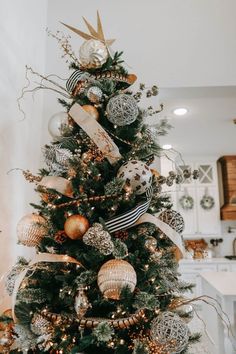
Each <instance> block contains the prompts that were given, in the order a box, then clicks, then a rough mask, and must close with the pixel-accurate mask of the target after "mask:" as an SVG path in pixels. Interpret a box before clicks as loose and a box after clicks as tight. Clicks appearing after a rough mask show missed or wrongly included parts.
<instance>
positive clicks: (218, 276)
mask: <svg viewBox="0 0 236 354" xmlns="http://www.w3.org/2000/svg"><path fill="white" fill-rule="evenodd" d="M201 277H202V278H203V279H204V280H206V281H207V282H208V283H209V284H210V285H211V286H212V287H213V288H215V289H216V290H217V291H218V292H219V293H220V294H222V295H224V296H236V281H235V280H236V272H204V273H201Z"/></svg>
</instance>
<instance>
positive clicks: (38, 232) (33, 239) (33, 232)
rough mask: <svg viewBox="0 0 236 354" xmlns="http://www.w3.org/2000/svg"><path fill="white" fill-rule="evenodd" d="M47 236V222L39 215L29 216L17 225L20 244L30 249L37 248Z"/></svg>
mask: <svg viewBox="0 0 236 354" xmlns="http://www.w3.org/2000/svg"><path fill="white" fill-rule="evenodd" d="M46 234H47V222H46V220H45V219H44V218H43V217H42V216H40V215H37V214H27V215H25V216H23V218H21V219H20V221H19V222H18V224H17V237H18V241H19V243H21V244H22V245H24V246H28V247H36V246H38V245H39V244H40V242H41V240H42V239H43V237H44V236H46Z"/></svg>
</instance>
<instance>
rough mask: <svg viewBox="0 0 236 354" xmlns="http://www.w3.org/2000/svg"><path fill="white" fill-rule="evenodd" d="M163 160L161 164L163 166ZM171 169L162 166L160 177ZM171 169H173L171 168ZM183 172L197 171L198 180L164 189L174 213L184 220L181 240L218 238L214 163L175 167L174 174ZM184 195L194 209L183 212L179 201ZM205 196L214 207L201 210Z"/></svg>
mask: <svg viewBox="0 0 236 354" xmlns="http://www.w3.org/2000/svg"><path fill="white" fill-rule="evenodd" d="M163 165H165V160H164V161H162V166H163ZM168 169H169V170H170V166H168V164H167V166H165V167H164V166H163V168H162V170H161V171H162V173H163V172H164V173H163V174H165V175H167V173H168V172H167V170H168ZM172 169H173V168H172ZM185 169H191V171H193V170H194V169H198V170H199V173H200V176H199V179H197V180H193V179H185V180H184V182H183V183H181V184H180V185H176V184H174V185H173V186H171V187H165V191H166V192H167V193H168V194H169V196H170V198H171V201H172V203H173V209H175V210H177V211H178V212H179V213H180V214H181V215H182V216H183V218H184V222H185V230H184V232H183V236H184V237H185V238H189V237H190V238H192V237H204V236H218V235H220V234H221V222H220V202H219V188H218V175H217V164H216V161H210V160H209V161H207V162H199V161H197V162H196V161H195V162H191V161H190V162H187V163H185V164H183V165H178V167H177V171H178V170H179V171H183V170H185ZM184 195H188V196H190V197H191V198H192V199H193V208H192V209H184V208H183V206H182V205H181V202H180V199H181V197H183V196H184ZM205 195H207V196H209V197H212V198H213V200H214V206H213V207H212V208H209V209H204V208H203V207H202V205H201V201H202V200H203V197H204V196H205Z"/></svg>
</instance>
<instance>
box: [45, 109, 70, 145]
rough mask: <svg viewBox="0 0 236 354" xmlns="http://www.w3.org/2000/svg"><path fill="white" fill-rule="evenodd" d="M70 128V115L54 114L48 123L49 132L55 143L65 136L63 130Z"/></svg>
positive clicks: (64, 113) (63, 113)
mask: <svg viewBox="0 0 236 354" xmlns="http://www.w3.org/2000/svg"><path fill="white" fill-rule="evenodd" d="M67 126H68V114H67V113H66V112H59V113H56V114H54V115H53V116H52V117H51V118H50V119H49V122H48V131H49V134H50V135H51V136H52V138H53V140H54V141H57V140H59V139H60V138H61V137H62V136H63V130H64V128H65V127H67Z"/></svg>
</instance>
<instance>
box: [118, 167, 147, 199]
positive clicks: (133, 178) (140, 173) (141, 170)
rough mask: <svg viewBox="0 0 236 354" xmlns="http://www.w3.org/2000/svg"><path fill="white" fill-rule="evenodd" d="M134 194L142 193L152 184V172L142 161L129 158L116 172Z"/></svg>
mask: <svg viewBox="0 0 236 354" xmlns="http://www.w3.org/2000/svg"><path fill="white" fill-rule="evenodd" d="M117 177H118V178H121V179H123V180H124V181H125V182H126V184H127V185H129V186H130V187H131V189H132V191H134V192H135V193H136V194H143V193H145V192H146V191H147V189H148V188H149V187H150V186H151V184H152V172H151V170H150V168H149V167H148V166H147V165H146V164H145V163H144V162H142V161H138V160H131V161H128V162H126V163H125V164H124V165H122V166H121V167H120V169H119V171H118V174H117Z"/></svg>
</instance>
